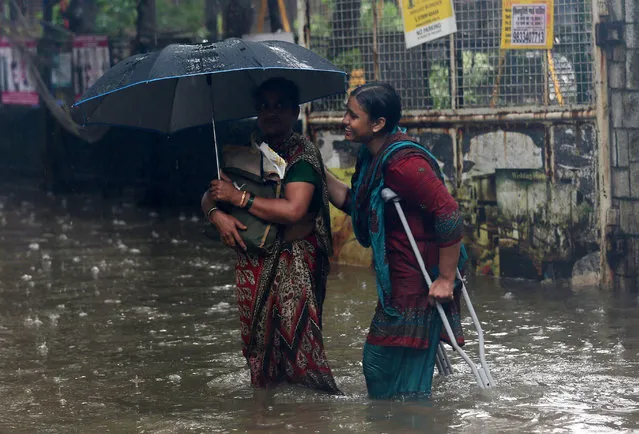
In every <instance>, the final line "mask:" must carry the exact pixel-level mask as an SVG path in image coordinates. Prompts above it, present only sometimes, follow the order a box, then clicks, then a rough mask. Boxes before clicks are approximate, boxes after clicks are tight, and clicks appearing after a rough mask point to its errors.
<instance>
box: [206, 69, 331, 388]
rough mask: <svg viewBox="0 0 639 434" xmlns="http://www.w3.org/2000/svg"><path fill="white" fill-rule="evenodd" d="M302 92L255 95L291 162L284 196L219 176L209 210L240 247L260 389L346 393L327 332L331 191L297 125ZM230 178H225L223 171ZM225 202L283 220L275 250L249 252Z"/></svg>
mask: <svg viewBox="0 0 639 434" xmlns="http://www.w3.org/2000/svg"><path fill="white" fill-rule="evenodd" d="M299 101H300V100H299V91H298V88H297V87H296V85H295V84H294V83H293V82H291V81H289V80H286V79H284V78H273V79H270V80H267V81H266V82H264V83H263V84H262V85H261V86H260V87H259V88H258V89H257V91H256V93H255V102H256V107H257V112H258V117H257V119H258V126H259V129H260V134H261V135H260V137H259V139H257V143H261V142H262V141H263V142H265V143H266V144H268V145H269V146H270V147H271V148H272V149H273V150H275V152H277V153H278V154H279V155H280V156H281V157H282V158H284V160H285V161H286V163H287V166H286V173H285V175H284V178H283V184H284V193H283V195H282V197H281V198H277V199H267V198H263V197H255V196H254V195H253V194H250V195H248V196H247V195H246V194H244V193H243V192H242V191H240V190H238V189H237V188H235V186H234V185H233V184H232V183H230V182H229V181H228V179H222V180H214V181H212V182H211V185H210V189H209V191H208V192H207V193H206V194H205V196H204V198H203V201H202V209H203V211H204V212H205V213H206V214H207V216H208V218H209V220H210V222H211V223H213V225H215V226H216V227H217V229H218V231H219V232H220V235H221V238H222V241H223V242H224V243H225V244H226V245H227V246H229V247H232V248H235V249H236V250H237V254H238V259H237V265H236V283H237V297H238V304H239V311H240V320H241V333H242V350H243V354H244V356H245V357H246V359H247V361H248V365H249V368H250V371H251V382H252V383H253V385H255V386H258V387H267V386H272V385H275V384H277V383H280V382H283V381H286V382H289V383H297V384H302V385H305V386H308V387H312V388H316V389H320V390H324V391H327V392H330V393H340V391H339V389H338V388H337V386H336V384H335V380H334V379H333V376H332V373H331V370H330V367H329V365H328V361H327V358H326V355H325V353H324V345H323V340H322V332H321V317H322V304H323V301H324V295H325V292H326V280H327V275H328V271H329V260H328V258H329V256H330V255H331V254H332V240H331V231H330V217H329V202H328V189H327V185H326V177H325V172H324V166H323V163H322V158H321V155H320V152H319V150H318V149H317V148H316V147H315V146H314V145H313V144H311V143H310V142H309V141H308V140H306V139H305V138H304V137H302V136H301V135H299V134H297V133H295V132H294V131H293V124H294V122H295V121H296V120H297V117H298V115H299V110H300V109H299ZM223 178H224V177H223ZM217 202H225V203H228V204H231V205H233V206H236V207H242V208H244V209H245V210H248V211H249V212H250V213H251V214H253V215H254V216H255V217H258V218H260V219H262V220H264V221H267V222H271V223H275V224H277V225H279V226H280V228H281V230H279V231H278V238H277V240H276V242H275V245H274V246H273V247H272V248H271V249H270V250H269V253H261V254H257V253H254V252H250V251H247V250H246V246H245V244H244V242H243V241H242V235H241V232H242V230H243V229H245V227H244V226H243V225H242V224H241V223H240V222H239V221H238V220H237V219H235V218H234V217H232V216H231V215H229V214H226V213H224V212H223V211H221V210H219V209H217V207H216V206H215V204H216V203H217Z"/></svg>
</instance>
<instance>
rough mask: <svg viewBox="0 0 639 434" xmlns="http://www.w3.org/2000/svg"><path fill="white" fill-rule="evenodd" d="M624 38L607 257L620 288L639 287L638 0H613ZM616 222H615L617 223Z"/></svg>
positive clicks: (612, 90) (614, 71) (616, 59)
mask: <svg viewBox="0 0 639 434" xmlns="http://www.w3.org/2000/svg"><path fill="white" fill-rule="evenodd" d="M608 13H609V16H608V17H607V18H608V20H609V21H612V22H615V21H616V22H619V23H621V24H622V28H623V32H622V40H621V43H620V44H618V45H616V46H614V47H611V48H610V49H607V53H606V56H607V62H608V93H609V95H608V96H609V107H610V110H609V116H610V152H611V156H610V157H611V158H610V160H611V165H612V167H611V184H612V208H613V210H616V212H614V215H615V218H613V219H612V220H611V223H612V225H610V227H609V228H608V237H607V244H608V245H607V248H606V254H607V260H608V263H609V265H610V266H611V268H612V270H613V272H614V274H615V278H614V286H615V288H616V289H618V290H637V287H638V281H637V275H638V272H639V271H638V270H639V0H611V1H610V2H609V3H608ZM615 223H616V224H615Z"/></svg>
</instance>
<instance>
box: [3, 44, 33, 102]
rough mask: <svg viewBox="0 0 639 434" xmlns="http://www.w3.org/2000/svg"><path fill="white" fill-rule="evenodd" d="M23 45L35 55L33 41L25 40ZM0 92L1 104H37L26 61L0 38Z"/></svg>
mask: <svg viewBox="0 0 639 434" xmlns="http://www.w3.org/2000/svg"><path fill="white" fill-rule="evenodd" d="M23 44H24V48H26V50H28V51H30V52H32V53H34V54H35V52H36V41H35V40H26V41H23ZM0 92H1V93H2V104H13V105H29V106H36V105H38V103H39V97H38V93H37V92H36V88H35V83H34V81H33V77H32V76H31V73H30V72H29V63H28V61H27V59H25V58H24V56H23V55H22V52H21V51H20V49H19V48H18V47H16V46H13V45H12V44H11V42H10V41H9V40H8V39H5V38H0Z"/></svg>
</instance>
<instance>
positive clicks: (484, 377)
mask: <svg viewBox="0 0 639 434" xmlns="http://www.w3.org/2000/svg"><path fill="white" fill-rule="evenodd" d="M382 199H383V200H384V202H388V201H392V202H393V204H394V205H395V209H396V210H397V214H399V219H400V220H401V221H402V225H403V226H404V230H405V231H406V235H407V236H408V240H409V241H410V245H411V247H412V248H413V252H414V253H415V257H416V258H417V263H418V264H419V268H420V269H421V270H422V274H423V275H424V279H426V283H427V284H428V287H429V288H430V286H431V285H432V284H433V281H432V280H431V278H430V276H429V274H428V271H426V265H424V260H423V258H422V255H421V254H420V253H419V249H418V248H417V243H415V238H414V237H413V233H412V231H411V230H410V227H409V226H408V222H407V221H406V216H405V215H404V210H402V206H401V205H400V203H399V201H400V197H399V196H397V193H395V192H394V191H393V190H391V189H390V188H385V189H383V190H382ZM457 278H458V279H459V280H460V281H461V282H462V294H463V295H464V300H465V301H466V306H467V307H468V311H469V312H470V316H471V317H472V319H473V324H474V325H475V328H476V329H477V336H478V340H479V360H480V363H479V366H477V365H475V363H473V361H472V360H470V357H468V355H467V354H466V352H465V351H464V350H462V349H461V347H460V346H459V345H458V344H457V341H456V339H455V335H454V333H453V330H452V329H451V327H450V324H449V322H448V319H447V318H446V313H445V312H444V309H443V308H442V305H441V304H440V303H437V311H438V312H439V316H440V317H441V319H442V322H443V323H444V327H445V329H446V333H448V337H449V338H450V343H451V345H452V346H453V348H454V349H455V351H457V352H458V353H459V355H460V356H461V357H462V358H463V359H464V360H465V361H466V363H467V364H468V366H470V369H471V370H472V371H473V374H475V378H476V379H477V384H478V385H479V387H480V388H482V389H487V388H490V387H493V386H495V380H493V377H492V375H491V374H490V370H489V369H488V364H487V363H486V357H485V356H486V355H485V351H484V331H483V330H482V328H481V324H480V323H479V319H478V318H477V314H476V313H475V309H474V308H473V304H472V303H471V301H470V297H469V296H468V291H466V285H465V284H464V280H463V279H462V276H461V273H460V272H459V269H458V270H457ZM437 352H438V356H439V357H438V358H441V355H440V353H443V355H444V357H445V356H446V353H445V350H444V348H443V347H442V346H441V345H440V347H439V348H438V349H437ZM446 360H447V359H446ZM439 362H440V363H443V360H439ZM449 363H450V362H449Z"/></svg>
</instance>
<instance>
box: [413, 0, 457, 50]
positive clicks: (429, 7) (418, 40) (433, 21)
mask: <svg viewBox="0 0 639 434" xmlns="http://www.w3.org/2000/svg"><path fill="white" fill-rule="evenodd" d="M401 5H402V17H403V19H404V34H405V39H406V48H412V47H415V46H417V45H420V44H424V43H426V42H430V41H433V40H435V39H438V38H441V37H442V36H446V35H450V34H451V33H455V32H456V31H457V22H456V20H455V9H454V7H453V1H452V0H402V2H401Z"/></svg>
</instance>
